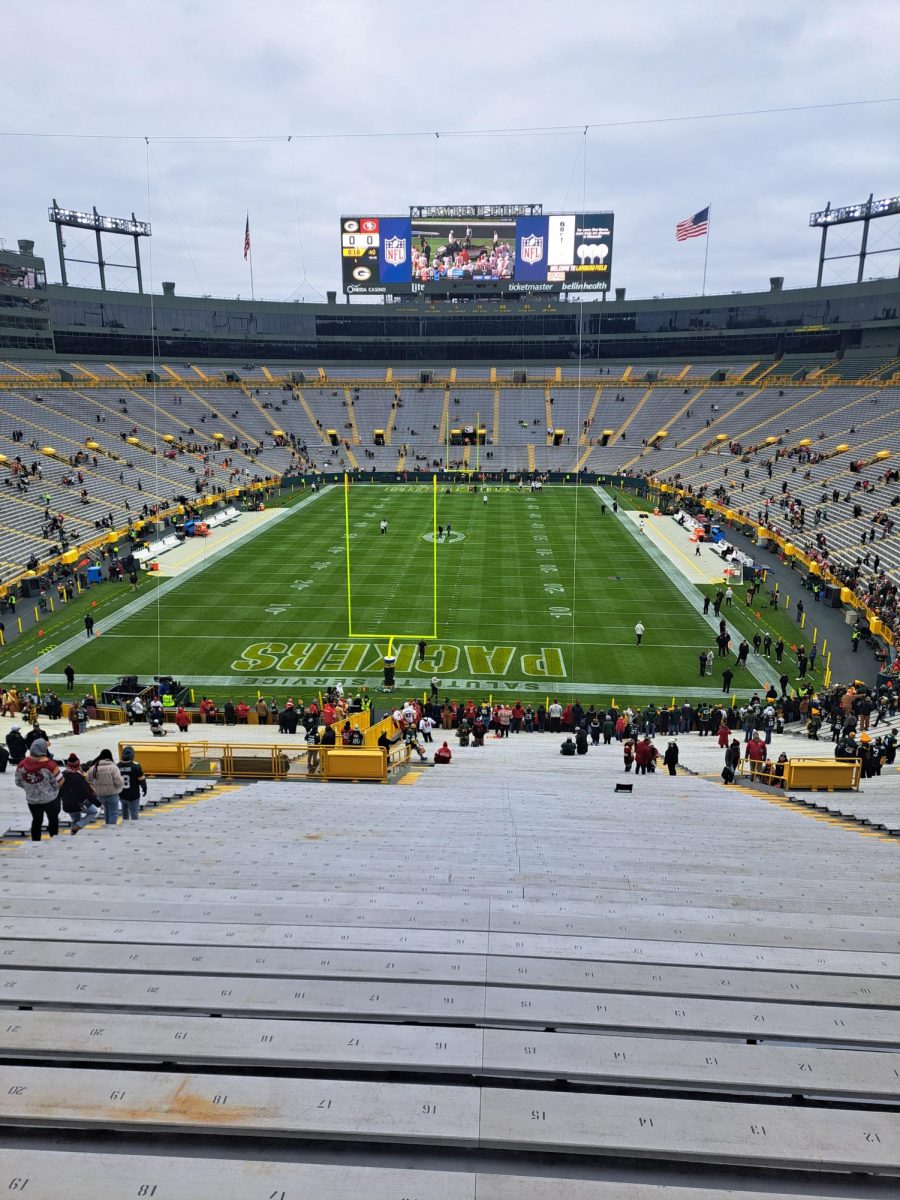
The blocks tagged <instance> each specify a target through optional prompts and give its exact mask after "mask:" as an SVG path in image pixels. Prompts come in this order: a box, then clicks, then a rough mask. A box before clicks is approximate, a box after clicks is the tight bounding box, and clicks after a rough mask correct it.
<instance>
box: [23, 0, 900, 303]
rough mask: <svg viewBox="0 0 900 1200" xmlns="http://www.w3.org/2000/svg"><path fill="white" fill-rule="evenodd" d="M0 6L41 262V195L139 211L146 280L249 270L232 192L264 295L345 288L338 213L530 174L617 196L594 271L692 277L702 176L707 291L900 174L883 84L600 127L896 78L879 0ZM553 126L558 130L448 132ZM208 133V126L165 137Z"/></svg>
mask: <svg viewBox="0 0 900 1200" xmlns="http://www.w3.org/2000/svg"><path fill="white" fill-rule="evenodd" d="M0 20H2V25H3V28H4V43H5V44H6V46H7V53H5V54H4V69H3V82H2V84H0V129H2V132H3V134H4V136H2V137H0V155H2V160H0V161H2V168H0V180H2V187H0V235H2V236H3V237H5V238H6V244H7V245H8V246H9V245H13V244H14V240H15V239H16V238H21V237H27V238H34V239H35V241H36V243H37V247H38V249H39V251H40V252H42V253H43V254H44V255H45V256H46V257H47V260H48V268H49V270H48V273H49V275H50V277H51V278H53V279H56V278H58V267H57V265H56V250H55V244H54V239H53V236H52V234H53V230H52V227H51V226H50V225H49V223H48V222H47V213H46V209H47V206H48V204H49V202H50V200H51V198H53V197H56V199H57V200H58V201H59V202H60V204H62V205H64V206H67V207H73V208H90V206H91V205H96V206H97V208H98V209H99V210H100V211H101V212H103V213H109V214H112V215H128V214H130V213H131V212H132V211H134V212H135V214H136V215H137V216H138V217H139V218H142V219H149V220H150V221H151V222H152V224H153V238H152V274H153V281H154V286H155V290H157V291H158V290H159V283H160V281H161V280H163V279H174V280H175V281H176V283H177V287H178V290H179V291H180V292H184V293H197V294H199V293H209V294H213V295H221V296H233V295H236V294H241V295H244V296H247V295H249V290H250V289H249V275H248V270H247V266H246V264H245V263H244V261H243V257H242V242H243V232H244V218H245V213H246V212H247V211H248V210H249V212H250V222H251V232H252V239H253V259H254V273H255V284H256V294H257V296H265V297H269V298H273V299H284V298H286V297H288V296H290V297H292V298H305V299H314V298H316V297H317V293H324V291H325V290H326V288H336V287H337V288H339V286H340V257H339V229H338V217H339V216H340V215H341V214H342V213H347V214H353V215H365V214H366V213H376V214H377V213H403V212H405V211H406V210H408V207H409V205H410V204H412V203H432V202H446V203H462V202H466V201H473V202H519V201H541V202H542V203H543V204H544V210H545V211H560V210H562V211H571V210H572V209H574V210H575V211H578V209H579V208H581V206H582V204H583V203H584V207H585V208H586V209H587V211H591V210H595V209H606V208H610V209H612V210H613V211H614V212H615V214H616V242H615V250H614V266H613V284H614V285H619V286H622V285H625V286H627V288H628V291H629V294H630V295H633V296H638V295H639V296H647V295H660V294H665V295H676V294H685V293H693V292H699V290H700V281H701V276H702V270H703V254H704V249H705V246H704V242H703V240H702V239H696V240H694V241H689V242H685V243H680V244H679V243H676V241H675V237H674V227H675V224H676V222H677V221H679V220H681V219H683V218H685V217H688V216H690V215H691V214H692V213H693V212H695V211H696V210H698V209H700V208H702V207H703V206H704V205H705V204H707V203H708V202H711V204H712V228H711V239H710V244H709V279H708V285H707V291H709V292H711V291H723V292H727V291H733V290H752V289H755V288H757V287H763V288H766V287H768V278H769V276H770V275H784V276H785V277H786V279H785V283H786V286H800V285H803V284H806V283H809V282H811V281H813V280H814V278H815V265H816V253H817V245H818V242H817V234H816V233H815V232H813V231H812V230H810V229H809V228H808V227H807V219H808V214H809V212H810V211H812V210H813V209H816V208H820V207H824V205H825V202H826V201H827V200H829V199H830V200H831V201H832V202H833V203H834V204H845V203H854V202H858V201H861V200H864V199H865V198H866V197H867V196H868V194H869V192H870V191H873V192H874V193H875V195H876V196H881V195H885V196H886V195H895V194H897V193H898V191H900V171H898V167H900V161H898V159H900V154H898V148H900V138H898V129H900V104H897V103H893V104H880V105H872V106H863V107H853V108H832V109H821V110H816V111H807V112H794V113H780V114H772V115H766V116H753V117H738V118H731V119H717V120H696V121H685V122H677V123H655V124H654V123H648V124H637V125H620V126H618V127H611V126H612V125H613V123H615V122H627V121H642V120H648V121H649V120H651V119H654V118H664V117H673V116H681V115H688V114H707V113H719V112H734V111H737V110H747V109H765V108H778V107H784V106H792V105H817V104H828V103H833V102H835V101H845V100H862V99H876V98H884V97H893V96H898V95H900V4H897V3H895V2H891V0H854V2H853V3H847V2H846V0H844V2H833V0H817V3H815V4H812V3H809V2H808V0H777V2H773V0H754V2H747V0H729V2H728V3H721V2H720V3H718V4H716V3H712V4H711V3H708V2H705V0H704V2H697V0H628V2H627V3H621V2H620V0H549V2H548V0H543V2H541V3H538V2H536V0H514V2H506V3H502V2H499V0H446V2H445V3H443V4H434V3H427V0H381V2H379V3H376V2H374V0H369V2H366V0H330V2H320V0H252V2H251V0H81V2H80V3H79V4H77V5H73V4H71V3H68V2H63V0H28V2H27V3H23V2H21V0H20V2H19V3H16V4H11V3H8V4H6V5H4V6H3V15H2V18H0ZM10 47H15V52H14V53H11V52H9V48H10ZM586 123H602V124H604V125H605V126H606V127H605V128H596V129H592V130H590V131H589V133H588V135H587V136H586V137H584V136H583V134H582V132H581V128H582V127H583V126H584V125H585V124H586ZM546 126H563V127H568V131H566V132H552V133H551V132H526V133H517V134H490V133H471V134H468V135H466V136H452V135H451V132H450V131H462V130H473V131H483V130H498V129H509V128H511V127H515V128H517V129H529V128H533V127H546ZM433 131H442V136H441V137H440V138H439V139H436V138H435V137H434V136H433ZM10 133H19V134H23V133H27V134H52V135H53V136H49V137H35V136H29V137H10V136H6V135H8V134H10ZM289 133H290V134H293V135H295V136H294V139H293V141H292V142H291V143H290V144H289V143H288V141H287V134H289ZM74 134H81V135H98V134H105V135H123V136H124V137H127V138H130V139H132V140H101V139H96V138H94V137H91V138H84V137H82V138H76V137H72V136H64V135H74ZM349 134H357V135H379V136H357V137H348V136H343V135H349ZM404 134H420V135H421V136H400V135H404ZM304 135H305V136H304ZM309 135H317V136H314V137H313V136H309ZM145 136H147V137H149V138H150V144H149V148H148V146H147V144H146V143H145V142H144V140H143V139H144V137H145ZM204 138H208V139H227V140H209V141H206V140H178V139H204ZM253 139H263V140H253ZM292 158H293V169H292ZM298 210H299V229H298V215H297V214H298ZM888 226H890V222H889V221H882V222H876V224H875V226H874V227H873V246H875V247H876V248H877V244H878V238H885V237H888V236H889V235H890V234H891V233H892V232H893V233H894V234H896V233H897V225H896V223H894V225H893V228H892V229H891V228H880V227H888ZM73 234H74V231H72V232H71V233H70V238H69V252H70V253H75V252H76V250H75V244H76V240H77V239H76V238H75V237H74V236H73ZM301 239H302V246H301ZM836 246H837V240H835V247H836ZM879 262H880V263H881V264H882V265H883V267H884V268H885V270H889V269H890V266H891V263H893V271H894V273H896V259H895V258H891V257H890V256H888V255H885V256H883V257H882V258H881V259H880V260H879V259H873V260H872V266H871V272H870V273H872V274H875V273H881V272H880V271H879V269H878V267H879ZM78 270H79V269H78V268H74V269H73V271H72V274H71V278H70V282H73V283H75V282H83V283H91V284H92V283H93V282H94V279H93V277H92V276H91V273H90V269H89V268H83V269H82V270H83V274H79V273H78ZM843 270H844V273H845V276H846V274H847V273H848V272H849V270H850V268H848V267H845V268H844V269H843ZM840 277H841V276H840V274H835V273H833V274H832V276H831V278H832V279H833V280H835V281H836V280H838V279H840ZM112 285H113V286H119V287H127V286H130V282H129V279H128V276H127V275H126V274H125V273H116V272H112Z"/></svg>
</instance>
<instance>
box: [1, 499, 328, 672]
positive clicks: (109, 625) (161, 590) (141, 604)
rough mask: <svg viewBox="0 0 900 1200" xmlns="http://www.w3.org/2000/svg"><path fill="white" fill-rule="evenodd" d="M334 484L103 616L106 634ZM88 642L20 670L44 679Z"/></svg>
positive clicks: (76, 641) (71, 644) (77, 641)
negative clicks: (51, 665) (48, 669)
mask: <svg viewBox="0 0 900 1200" xmlns="http://www.w3.org/2000/svg"><path fill="white" fill-rule="evenodd" d="M334 487H335V485H334V484H330V483H329V484H326V485H325V487H324V488H322V489H321V490H320V491H319V492H313V493H312V494H311V495H309V496H307V497H306V499H305V500H301V501H300V503H299V504H294V505H291V507H290V508H284V509H282V510H281V511H280V512H279V514H278V515H277V516H274V517H273V518H272V519H271V521H267V522H265V524H261V525H257V526H255V527H254V528H253V529H248V530H247V532H246V533H245V534H244V535H243V537H239V538H235V539H234V541H232V542H228V543H226V544H225V545H224V546H220V547H219V548H218V549H217V550H213V551H212V553H211V554H209V555H208V556H207V557H206V558H205V559H204V560H203V561H202V562H200V563H198V564H197V566H196V567H194V568H193V569H192V570H190V571H186V572H184V573H183V574H181V575H176V576H173V577H172V578H171V579H167V580H166V581H165V583H160V584H159V585H158V586H157V587H156V588H154V589H153V591H148V592H145V593H144V595H141V596H136V597H135V599H134V600H132V601H131V602H130V603H129V604H125V605H123V606H122V608H120V609H117V610H116V612H114V613H111V614H110V615H109V616H108V617H104V618H103V632H104V633H105V632H106V631H107V630H108V629H115V628H116V626H117V625H121V624H122V622H123V621H126V620H128V618H129V617H133V616H134V615H135V613H139V612H141V611H143V609H145V608H147V607H148V606H149V605H151V604H155V603H156V602H157V600H160V599H162V597H163V596H167V595H168V594H169V592H172V591H174V590H175V589H176V588H179V587H181V585H182V584H183V583H184V582H185V581H186V580H187V579H192V578H193V577H194V576H195V575H199V574H200V573H201V572H202V571H205V570H206V568H207V567H211V566H212V565H213V563H215V562H218V561H219V559H221V558H225V557H226V556H227V555H228V554H230V553H231V552H232V550H236V549H237V548H238V547H239V546H244V545H246V544H247V543H248V542H252V541H253V540H254V539H255V538H257V537H259V535H260V534H261V533H266V532H268V531H269V530H271V529H274V528H275V526H276V525H278V524H279V523H280V522H281V521H284V520H285V519H286V518H287V517H289V516H291V515H292V514H293V513H296V512H298V511H299V510H300V509H301V508H305V507H306V505H307V504H309V503H311V502H312V501H313V500H318V499H319V497H320V496H326V495H327V494H328V493H329V492H330V491H332V490H333V489H334ZM84 643H85V635H84V633H83V632H82V631H79V633H77V634H73V635H72V637H70V638H67V639H66V641H64V642H61V643H60V644H59V645H58V646H57V647H56V651H57V653H54V654H53V657H52V659H50V655H48V654H42V655H38V657H37V658H35V659H32V661H31V662H28V663H24V664H23V665H22V666H21V667H19V668H17V673H18V674H23V673H27V674H32V673H33V671H34V669H35V668H37V669H38V671H39V672H40V674H41V677H42V678H43V676H44V673H43V671H42V670H41V667H42V665H43V663H44V662H46V661H47V660H48V659H50V661H52V662H59V661H60V659H63V658H66V657H68V655H69V654H71V653H72V652H73V651H74V650H77V649H78V647H79V646H83V645H84ZM47 678H48V679H50V678H51V676H49V675H48V676H47ZM59 678H60V679H61V678H62V676H59ZM110 678H111V679H112V680H113V681H115V680H116V679H120V678H121V676H119V675H116V676H111V677H110Z"/></svg>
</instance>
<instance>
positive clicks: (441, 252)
mask: <svg viewBox="0 0 900 1200" xmlns="http://www.w3.org/2000/svg"><path fill="white" fill-rule="evenodd" d="M524 208H525V210H526V211H523V212H520V213H517V212H516V211H515V206H511V205H497V206H472V208H471V209H466V208H465V207H464V206H459V207H454V208H452V209H448V208H446V207H442V208H435V209H421V208H415V209H412V210H411V215H410V216H409V217H398V216H356V217H341V265H342V281H343V288H344V291H345V292H346V293H347V294H348V295H353V294H360V295H365V294H374V295H387V294H391V295H403V294H411V293H413V292H426V293H432V294H444V295H452V294H454V293H470V294H471V293H472V292H505V293H509V294H528V293H534V292H537V293H541V292H544V293H546V292H605V291H608V290H609V286H610V278H611V273H612V243H613V214H612V213H611V212H600V213H547V214H545V213H542V212H540V211H539V209H540V206H539V205H528V206H524ZM535 210H538V211H535ZM448 212H450V213H452V215H451V216H448V215H446V214H447V213H448ZM432 213H434V214H436V215H431V214H432Z"/></svg>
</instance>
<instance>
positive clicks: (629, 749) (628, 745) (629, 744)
mask: <svg viewBox="0 0 900 1200" xmlns="http://www.w3.org/2000/svg"><path fill="white" fill-rule="evenodd" d="M622 757H623V758H624V759H625V770H626V771H630V770H631V764H632V763H633V762H634V742H633V741H632V740H631V738H626V739H625V742H624V744H623V746H622Z"/></svg>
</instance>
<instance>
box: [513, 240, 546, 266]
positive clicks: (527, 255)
mask: <svg viewBox="0 0 900 1200" xmlns="http://www.w3.org/2000/svg"><path fill="white" fill-rule="evenodd" d="M519 253H520V257H521V259H522V262H524V263H538V262H540V261H541V259H542V258H543V257H544V239H543V238H542V237H538V236H537V234H536V233H532V234H530V235H529V236H528V237H523V238H522V242H521V247H520V251H519Z"/></svg>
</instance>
